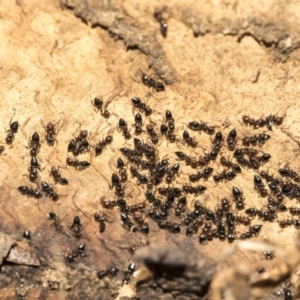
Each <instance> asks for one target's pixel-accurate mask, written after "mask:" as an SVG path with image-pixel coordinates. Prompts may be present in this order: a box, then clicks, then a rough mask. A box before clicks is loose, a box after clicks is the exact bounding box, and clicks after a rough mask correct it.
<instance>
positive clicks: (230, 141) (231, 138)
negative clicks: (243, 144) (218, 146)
mask: <svg viewBox="0 0 300 300" xmlns="http://www.w3.org/2000/svg"><path fill="white" fill-rule="evenodd" d="M226 142H227V147H228V149H229V150H230V151H233V150H234V149H235V146H236V143H237V133H236V130H235V129H232V130H231V131H230V132H229V134H228V137H227V140H226Z"/></svg>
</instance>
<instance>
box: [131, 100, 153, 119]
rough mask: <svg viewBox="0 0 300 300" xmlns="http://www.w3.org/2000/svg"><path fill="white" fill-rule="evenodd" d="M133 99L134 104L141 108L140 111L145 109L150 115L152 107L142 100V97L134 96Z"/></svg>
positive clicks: (147, 114) (146, 113)
mask: <svg viewBox="0 0 300 300" xmlns="http://www.w3.org/2000/svg"><path fill="white" fill-rule="evenodd" d="M131 101H132V104H133V106H134V107H135V108H137V109H139V110H140V111H143V112H144V113H145V115H146V116H150V115H151V114H152V109H151V108H150V107H149V106H147V105H146V104H145V103H144V102H142V101H141V99H140V98H138V97H132V98H131Z"/></svg>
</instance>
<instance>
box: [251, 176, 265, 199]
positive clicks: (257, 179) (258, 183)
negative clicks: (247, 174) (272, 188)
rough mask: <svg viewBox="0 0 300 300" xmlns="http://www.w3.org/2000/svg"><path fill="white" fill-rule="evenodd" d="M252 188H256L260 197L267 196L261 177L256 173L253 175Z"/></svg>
mask: <svg viewBox="0 0 300 300" xmlns="http://www.w3.org/2000/svg"><path fill="white" fill-rule="evenodd" d="M254 188H255V189H256V190H258V192H259V194H260V196H261V197H263V198H264V197H267V196H268V191H267V190H266V188H265V186H264V184H263V182H262V179H261V177H260V176H258V175H254Z"/></svg>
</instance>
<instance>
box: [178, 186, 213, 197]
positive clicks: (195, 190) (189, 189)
mask: <svg viewBox="0 0 300 300" xmlns="http://www.w3.org/2000/svg"><path fill="white" fill-rule="evenodd" d="M206 189H207V187H206V186H203V185H198V186H190V185H184V186H182V190H183V192H185V193H187V194H195V195H199V194H202V193H204V191H205V190H206Z"/></svg>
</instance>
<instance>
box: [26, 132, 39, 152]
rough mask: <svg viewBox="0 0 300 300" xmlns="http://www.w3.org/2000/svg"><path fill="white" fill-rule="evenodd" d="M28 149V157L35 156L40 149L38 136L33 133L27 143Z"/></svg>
mask: <svg viewBox="0 0 300 300" xmlns="http://www.w3.org/2000/svg"><path fill="white" fill-rule="evenodd" d="M29 148H30V156H37V155H38V153H39V151H40V148H41V144H40V136H39V134H38V133H37V132H34V133H33V135H32V137H31V140H30V141H29Z"/></svg>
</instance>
